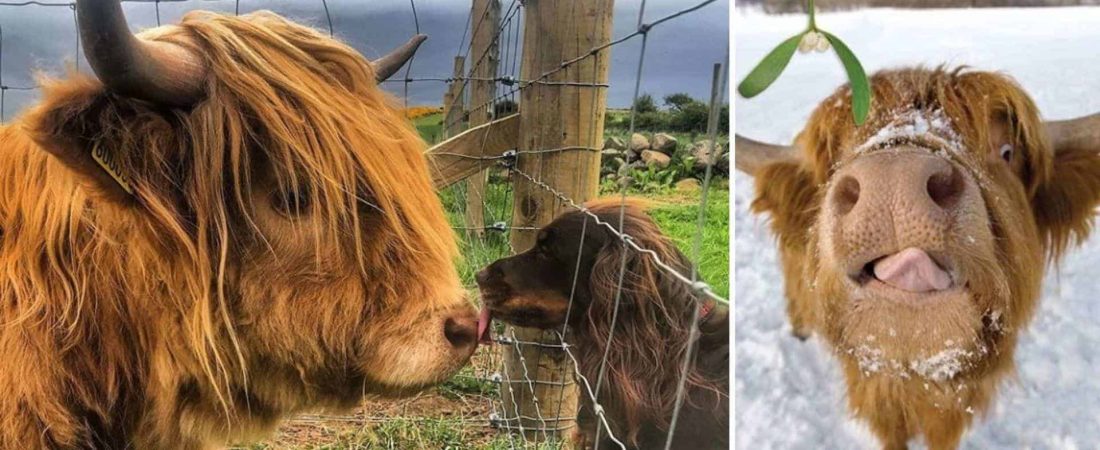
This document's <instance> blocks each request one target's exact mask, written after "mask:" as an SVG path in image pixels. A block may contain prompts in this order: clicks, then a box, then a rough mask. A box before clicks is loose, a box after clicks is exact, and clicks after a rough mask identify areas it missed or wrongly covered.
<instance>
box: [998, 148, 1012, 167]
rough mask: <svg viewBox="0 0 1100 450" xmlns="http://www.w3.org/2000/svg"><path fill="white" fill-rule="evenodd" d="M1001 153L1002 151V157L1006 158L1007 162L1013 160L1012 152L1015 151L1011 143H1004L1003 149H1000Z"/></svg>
mask: <svg viewBox="0 0 1100 450" xmlns="http://www.w3.org/2000/svg"><path fill="white" fill-rule="evenodd" d="M1000 153H1001V159H1003V160H1005V162H1007V163H1010V162H1012V153H1013V148H1012V145H1009V144H1005V145H1002V146H1001V149H1000Z"/></svg>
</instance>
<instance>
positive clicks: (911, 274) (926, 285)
mask: <svg viewBox="0 0 1100 450" xmlns="http://www.w3.org/2000/svg"><path fill="white" fill-rule="evenodd" d="M874 272H875V278H877V279H878V280H879V281H881V282H883V283H886V284H888V285H890V286H893V287H895V288H898V289H901V290H904V291H909V292H929V291H942V290H944V289H947V288H948V287H950V286H951V275H949V274H948V273H947V272H945V271H944V270H943V269H941V268H940V266H939V265H937V264H936V262H935V261H932V258H931V257H929V256H928V254H927V253H925V252H924V251H923V250H921V249H917V248H912V247H910V248H907V249H905V250H902V251H900V252H898V253H895V254H893V255H890V256H887V257H885V258H882V259H880V260H878V261H877V262H875V266H874Z"/></svg>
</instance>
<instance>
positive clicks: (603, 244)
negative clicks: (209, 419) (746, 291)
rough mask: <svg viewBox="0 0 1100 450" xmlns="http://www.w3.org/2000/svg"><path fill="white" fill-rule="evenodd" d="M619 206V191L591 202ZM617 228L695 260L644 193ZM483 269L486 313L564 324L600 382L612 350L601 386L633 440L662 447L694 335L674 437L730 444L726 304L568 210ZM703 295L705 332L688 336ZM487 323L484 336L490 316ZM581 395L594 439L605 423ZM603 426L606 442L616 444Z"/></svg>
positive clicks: (606, 208) (606, 209)
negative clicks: (521, 247) (520, 248)
mask: <svg viewBox="0 0 1100 450" xmlns="http://www.w3.org/2000/svg"><path fill="white" fill-rule="evenodd" d="M619 206H620V202H619V200H618V199H615V200H614V201H610V200H609V201H604V202H594V203H590V204H588V205H587V207H588V208H589V209H590V210H591V211H592V212H593V213H595V214H596V215H597V216H598V217H599V218H600V220H601V221H603V222H606V223H609V224H616V225H617V224H618V223H619V211H620V208H619ZM622 232H623V233H624V234H627V235H630V236H632V237H633V238H634V241H635V242H636V243H637V244H638V245H639V246H641V247H643V248H647V249H650V250H653V251H655V252H657V254H658V255H660V257H661V259H662V260H663V261H665V262H666V263H669V264H671V265H672V266H673V267H674V268H676V269H677V270H678V271H680V272H681V273H690V272H691V263H690V262H689V261H688V260H687V258H686V257H685V256H684V255H683V254H682V253H680V251H679V250H677V249H676V247H675V245H674V244H673V243H672V242H671V241H670V240H669V239H668V238H667V237H665V236H664V235H663V234H661V232H660V230H659V229H658V228H657V225H656V224H655V223H654V222H653V221H652V219H650V218H649V217H648V216H646V215H645V213H644V212H643V211H642V208H641V207H640V206H639V205H637V204H634V203H628V204H627V207H626V209H625V214H624V218H623V226H622ZM624 264H625V272H622V273H623V280H622V293H621V296H619V295H617V294H618V288H619V276H620V273H621V271H622V270H623V267H624ZM477 281H478V285H479V286H480V288H481V293H482V304H483V308H485V309H484V310H483V316H491V317H492V318H496V319H500V320H502V321H505V322H508V323H511V324H514V325H519V326H525V327H537V328H542V329H552V330H563V329H564V325H566V324H568V326H569V330H568V331H567V332H566V333H565V338H566V342H567V343H568V344H569V345H570V346H571V348H572V351H573V352H574V353H575V354H576V358H577V364H578V367H577V369H578V370H579V371H580V373H581V374H582V375H584V377H585V378H587V379H588V380H590V381H591V382H592V383H593V385H595V383H596V379H597V377H598V375H599V372H600V368H601V362H602V361H603V360H604V356H605V352H607V359H606V361H607V367H606V378H607V379H606V380H604V382H603V383H602V384H601V387H600V391H599V392H597V394H596V395H597V396H598V398H599V401H600V404H601V405H602V406H603V407H604V410H605V412H606V417H607V420H608V422H609V424H610V426H611V429H612V434H613V435H614V436H616V437H617V438H619V439H620V440H622V441H623V442H625V443H626V444H627V446H628V447H629V448H638V449H654V448H664V444H665V439H666V435H667V430H668V428H669V421H670V419H671V417H672V411H673V408H674V406H675V401H676V388H677V382H678V380H679V378H680V371H681V361H683V359H684V352H686V351H687V350H688V348H689V344H692V343H693V344H694V352H695V353H694V355H693V359H692V364H691V367H690V371H689V373H688V378H687V383H686V392H687V394H686V396H685V400H684V404H683V409H682V410H681V412H680V416H679V420H678V421H677V426H676V430H675V433H674V438H675V440H674V441H673V446H672V448H684V449H688V448H690V449H725V448H728V447H729V442H728V439H727V434H728V429H729V312H728V309H727V308H726V307H725V306H722V305H715V304H714V302H713V301H709V300H706V298H705V297H703V296H701V295H699V294H697V293H695V292H694V291H692V290H691V289H690V287H689V286H687V285H685V284H684V283H682V282H680V281H679V280H677V279H674V278H673V277H672V276H671V275H669V274H667V273H666V272H664V271H663V270H662V269H661V268H659V267H658V266H657V265H656V264H655V263H654V261H653V259H652V258H651V257H649V256H647V255H645V254H642V253H639V252H637V251H635V250H634V249H630V248H624V246H623V242H622V240H621V239H619V237H618V236H616V235H615V234H613V233H612V232H611V231H610V230H608V229H607V228H606V227H604V226H601V225H597V224H596V222H595V220H594V219H592V218H591V217H589V216H588V215H585V214H583V213H581V212H570V213H567V214H563V215H562V216H561V217H558V218H557V219H556V220H554V221H553V222H552V223H550V224H549V225H547V226H546V227H543V228H542V229H541V230H540V231H539V234H538V240H537V242H536V244H535V246H534V247H532V248H531V249H530V250H527V251H525V252H523V253H520V254H518V255H515V256H512V257H510V258H504V259H501V260H498V261H496V262H494V263H493V264H491V265H489V266H488V267H486V268H485V269H484V270H482V271H481V272H479V273H478V275H477ZM700 303H702V304H703V308H702V310H701V315H700V319H699V330H700V332H701V333H700V335H699V337H698V339H697V340H696V341H694V342H692V341H691V339H690V337H689V332H690V330H691V325H692V323H691V320H692V318H693V314H694V313H695V308H696V306H697V305H699V304H700ZM616 305H617V306H618V313H617V317H616V311H615V310H616ZM481 323H482V324H483V327H482V329H481V330H480V331H481V333H482V335H483V336H484V334H485V333H487V332H488V330H487V328H486V327H485V325H487V324H488V321H487V320H482V321H481ZM613 326H614V334H613V335H612V334H611V330H612V327H613ZM609 336H611V338H610V339H611V341H609V340H608V339H609ZM580 403H581V407H580V411H578V416H577V417H578V418H577V428H578V431H579V432H580V434H581V435H580V436H579V438H580V439H579V440H580V441H582V442H585V443H587V444H588V445H591V444H593V443H594V441H595V434H596V429H597V427H599V426H601V425H600V424H599V423H598V419H597V417H595V415H594V414H593V409H592V404H591V401H587V400H582V401H581V402H580ZM601 431H602V433H601V434H600V436H601V442H600V448H617V445H615V444H614V443H613V442H612V441H611V440H610V438H609V437H608V436H607V432H606V431H605V430H601ZM582 447H584V445H582Z"/></svg>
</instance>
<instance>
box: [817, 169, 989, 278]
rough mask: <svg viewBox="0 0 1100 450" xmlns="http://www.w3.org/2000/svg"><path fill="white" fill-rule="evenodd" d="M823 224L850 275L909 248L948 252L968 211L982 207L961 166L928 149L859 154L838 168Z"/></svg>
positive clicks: (828, 194) (826, 199)
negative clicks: (953, 234) (954, 231)
mask: <svg viewBox="0 0 1100 450" xmlns="http://www.w3.org/2000/svg"><path fill="white" fill-rule="evenodd" d="M833 177H834V179H835V180H836V181H835V182H833V183H832V184H831V185H830V187H829V190H828V191H827V192H826V197H825V202H824V203H825V205H824V206H825V215H824V216H823V217H822V222H820V223H821V225H822V226H823V231H824V232H826V233H827V234H828V235H830V236H831V238H830V242H834V243H836V244H837V245H839V247H836V249H838V250H842V251H843V254H844V255H845V259H846V260H847V264H848V265H849V267H847V269H848V270H849V273H859V272H861V271H862V270H863V269H864V267H863V266H864V265H865V264H866V263H867V262H868V261H872V260H874V259H876V258H879V257H882V256H883V255H885V254H891V253H893V252H897V251H900V250H902V249H905V248H907V247H915V248H919V249H925V250H944V246H945V245H948V243H949V242H948V241H949V240H950V239H949V238H948V234H949V233H948V231H949V230H950V229H951V228H952V227H958V226H961V225H959V223H960V222H959V220H960V217H966V216H968V215H967V214H961V213H962V212H963V211H964V210H974V211H977V210H978V209H977V208H980V204H979V203H978V202H979V201H980V197H979V196H978V195H976V192H977V189H976V188H977V186H976V185H975V184H974V182H973V181H971V179H970V178H968V177H967V176H966V173H965V172H963V170H962V168H961V167H960V166H958V165H956V164H954V163H953V162H951V161H950V160H948V159H946V158H944V157H942V156H939V155H936V154H934V153H932V152H929V151H927V150H924V149H919V148H913V147H898V148H892V149H885V150H880V151H876V152H874V153H868V154H863V155H858V156H856V157H855V158H854V159H852V160H851V161H849V162H848V163H846V164H844V165H843V166H841V167H840V168H839V169H837V171H836V173H835V174H833Z"/></svg>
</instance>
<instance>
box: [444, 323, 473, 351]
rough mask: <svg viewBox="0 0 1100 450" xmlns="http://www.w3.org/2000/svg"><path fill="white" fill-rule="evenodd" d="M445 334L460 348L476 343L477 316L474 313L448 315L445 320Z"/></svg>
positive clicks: (448, 339) (452, 343)
mask: <svg viewBox="0 0 1100 450" xmlns="http://www.w3.org/2000/svg"><path fill="white" fill-rule="evenodd" d="M443 335H444V336H446V337H447V341H448V342H450V343H451V345H453V346H455V347H458V348H462V347H466V346H469V345H474V344H475V343H476V341H477V318H476V317H474V316H472V315H462V316H455V317H448V318H447V320H446V321H445V322H443Z"/></svg>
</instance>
